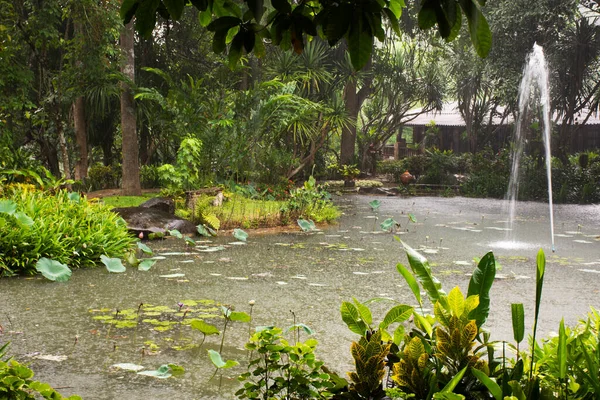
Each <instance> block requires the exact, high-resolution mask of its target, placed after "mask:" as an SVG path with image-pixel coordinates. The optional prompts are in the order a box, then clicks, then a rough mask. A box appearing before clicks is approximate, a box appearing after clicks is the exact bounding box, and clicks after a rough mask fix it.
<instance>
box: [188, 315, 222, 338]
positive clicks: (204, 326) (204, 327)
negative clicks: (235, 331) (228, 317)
mask: <svg viewBox="0 0 600 400" xmlns="http://www.w3.org/2000/svg"><path fill="white" fill-rule="evenodd" d="M190 327H191V328H192V329H195V330H197V331H200V332H202V333H203V334H205V335H218V334H220V333H221V331H219V329H217V327H216V326H214V325H211V324H208V323H206V322H204V321H202V320H201V319H193V320H192V322H190Z"/></svg>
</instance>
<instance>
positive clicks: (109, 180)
mask: <svg viewBox="0 0 600 400" xmlns="http://www.w3.org/2000/svg"><path fill="white" fill-rule="evenodd" d="M121 174H122V170H121V166H120V165H103V164H100V163H96V164H94V165H92V166H91V167H90V169H89V170H88V179H87V182H86V184H87V186H88V187H89V189H90V190H101V189H112V188H118V187H119V184H120V181H121Z"/></svg>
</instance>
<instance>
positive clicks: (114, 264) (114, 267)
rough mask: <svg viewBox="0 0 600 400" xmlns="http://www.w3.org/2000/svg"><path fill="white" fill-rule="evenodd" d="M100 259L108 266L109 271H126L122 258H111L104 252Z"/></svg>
mask: <svg viewBox="0 0 600 400" xmlns="http://www.w3.org/2000/svg"><path fill="white" fill-rule="evenodd" d="M100 261H102V263H103V264H104V265H105V266H106V269H107V270H108V272H115V273H120V272H125V271H126V269H125V266H124V265H123V263H122V262H121V259H120V258H109V257H106V256H105V255H104V254H103V255H101V256H100Z"/></svg>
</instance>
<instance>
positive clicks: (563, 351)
mask: <svg viewBox="0 0 600 400" xmlns="http://www.w3.org/2000/svg"><path fill="white" fill-rule="evenodd" d="M584 351H585V350H584ZM556 358H557V359H558V378H559V379H561V380H564V379H565V378H566V377H567V333H566V332H565V319H564V318H563V319H561V320H560V327H559V328H558V348H557V351H556Z"/></svg>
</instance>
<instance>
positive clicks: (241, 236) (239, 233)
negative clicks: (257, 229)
mask: <svg viewBox="0 0 600 400" xmlns="http://www.w3.org/2000/svg"><path fill="white" fill-rule="evenodd" d="M233 237H234V238H236V239H237V240H241V241H242V242H245V241H246V239H248V234H247V233H246V232H244V231H243V230H241V229H238V228H236V229H234V230H233Z"/></svg>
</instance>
